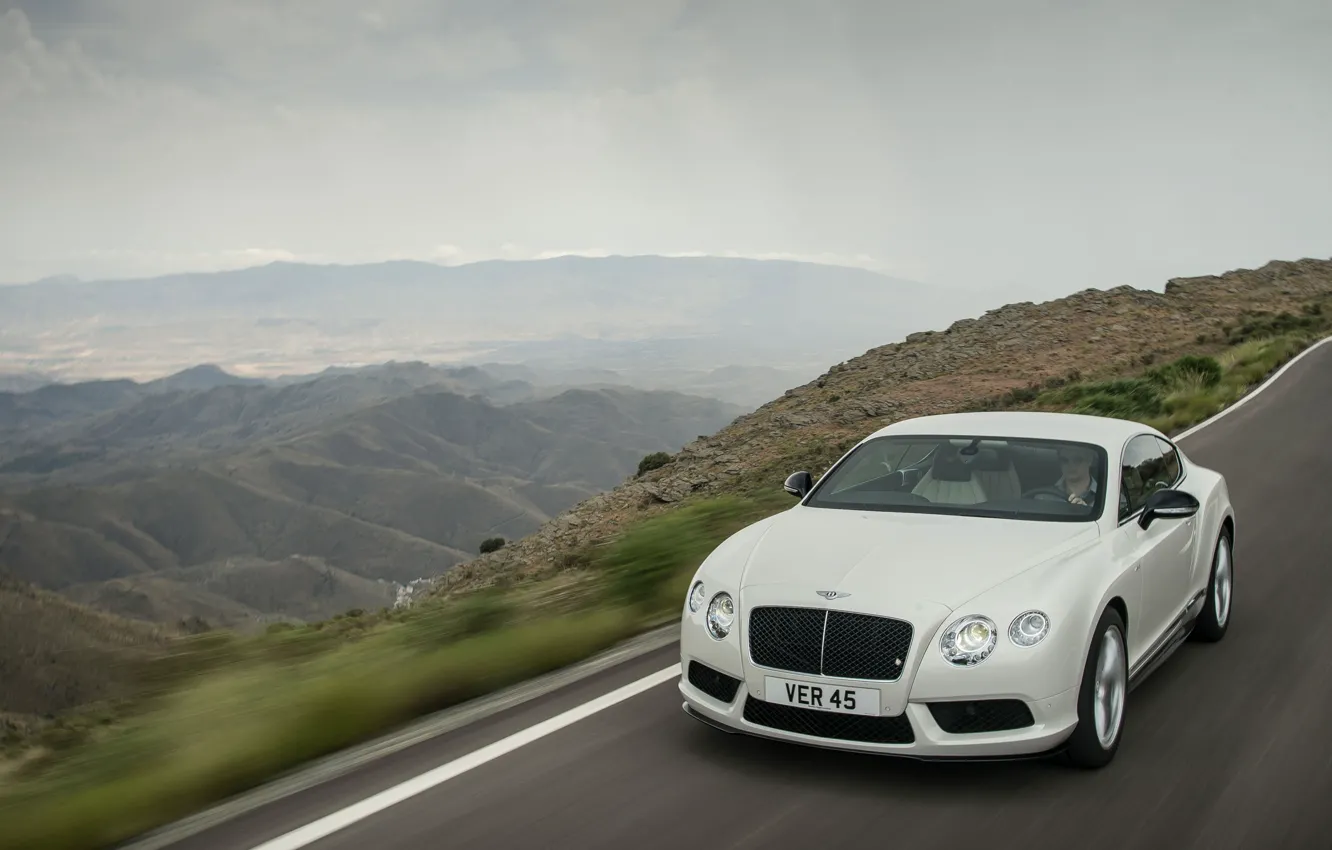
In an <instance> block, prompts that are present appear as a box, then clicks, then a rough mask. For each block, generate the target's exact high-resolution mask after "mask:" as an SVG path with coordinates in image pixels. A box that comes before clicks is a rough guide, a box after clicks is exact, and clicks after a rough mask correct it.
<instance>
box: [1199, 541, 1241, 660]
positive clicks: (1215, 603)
mask: <svg viewBox="0 0 1332 850" xmlns="http://www.w3.org/2000/svg"><path fill="white" fill-rule="evenodd" d="M1234 592H1235V556H1234V547H1233V546H1232V545H1231V542H1230V532H1229V531H1227V530H1225V529H1222V531H1221V534H1220V535H1219V536H1218V537H1217V539H1216V549H1215V550H1214V551H1213V552H1212V574H1211V575H1210V576H1208V578H1207V598H1206V599H1205V601H1204V604H1203V610H1202V613H1201V614H1199V615H1198V622H1197V623H1195V624H1194V626H1193V635H1192V637H1194V638H1196V639H1197V640H1201V641H1205V642H1206V643H1216V642H1217V641H1219V640H1221V638H1223V637H1225V636H1226V631H1227V630H1228V629H1229V628H1230V605H1231V599H1232V597H1233V595H1234Z"/></svg>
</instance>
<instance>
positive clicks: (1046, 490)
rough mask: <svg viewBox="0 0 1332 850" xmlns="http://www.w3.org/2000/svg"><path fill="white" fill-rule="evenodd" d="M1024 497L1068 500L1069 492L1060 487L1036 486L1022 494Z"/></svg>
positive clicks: (1059, 500)
mask: <svg viewBox="0 0 1332 850" xmlns="http://www.w3.org/2000/svg"><path fill="white" fill-rule="evenodd" d="M1022 498H1024V499H1046V500H1052V501H1056V502H1067V501H1068V494H1067V493H1065V492H1064V491H1063V490H1060V489H1059V488H1058V487H1053V486H1052V487H1034V488H1032V489H1030V490H1028V491H1027V492H1025V493H1023V494H1022Z"/></svg>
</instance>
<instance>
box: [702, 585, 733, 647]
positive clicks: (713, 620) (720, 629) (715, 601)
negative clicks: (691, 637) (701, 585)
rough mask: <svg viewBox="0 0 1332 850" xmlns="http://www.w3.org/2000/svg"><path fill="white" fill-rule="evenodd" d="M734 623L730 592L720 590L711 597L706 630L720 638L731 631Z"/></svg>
mask: <svg viewBox="0 0 1332 850" xmlns="http://www.w3.org/2000/svg"><path fill="white" fill-rule="evenodd" d="M734 624H735V602H734V600H732V599H731V594H729V593H727V592H725V591H722V592H721V593H718V594H717V595H716V596H714V597H712V604H711V605H709V606H708V632H709V633H710V634H711V635H712V636H713V637H714V638H716V639H717V640H721V639H722V638H724V637H726V636H727V635H728V634H730V633H731V626H732V625H734Z"/></svg>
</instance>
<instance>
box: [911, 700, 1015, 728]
mask: <svg viewBox="0 0 1332 850" xmlns="http://www.w3.org/2000/svg"><path fill="white" fill-rule="evenodd" d="M930 714H932V715H934V722H935V723H938V724H939V728H940V729H942V730H944V731H945V732H947V733H948V734H950V735H973V734H975V733H977V732H1005V731H1008V730H1010V729H1025V728H1026V727H1028V726H1031V725H1032V724H1034V723H1035V722H1036V720H1035V718H1033V717H1032V716H1031V709H1030V708H1028V707H1027V704H1026V703H1025V702H1023V701H1022V700H1018V699H983V700H975V701H973V702H932V703H930Z"/></svg>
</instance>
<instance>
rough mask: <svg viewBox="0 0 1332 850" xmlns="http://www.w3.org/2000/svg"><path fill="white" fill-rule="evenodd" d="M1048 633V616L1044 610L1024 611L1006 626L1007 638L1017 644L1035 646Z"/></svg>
mask: <svg viewBox="0 0 1332 850" xmlns="http://www.w3.org/2000/svg"><path fill="white" fill-rule="evenodd" d="M1049 633H1050V618H1049V617H1048V616H1046V614H1045V612H1044V611H1024V612H1023V613H1021V614H1018V615H1017V616H1016V617H1014V618H1013V622H1012V623H1011V624H1010V625H1009V627H1008V639H1009V640H1011V641H1012V642H1013V643H1015V644H1017V645H1018V646H1035V645H1036V644H1038V643H1040V642H1041V641H1043V640H1045V636H1046V635H1048V634H1049Z"/></svg>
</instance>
